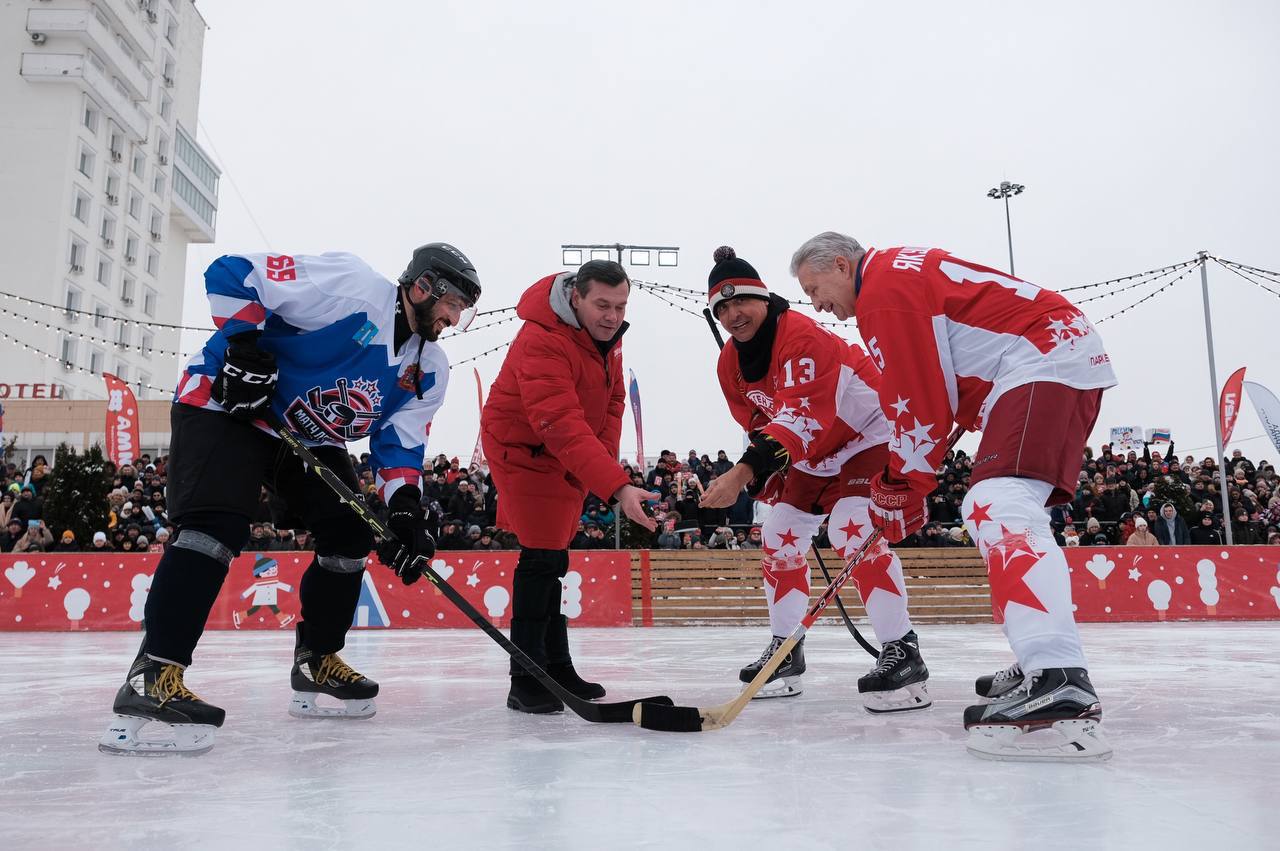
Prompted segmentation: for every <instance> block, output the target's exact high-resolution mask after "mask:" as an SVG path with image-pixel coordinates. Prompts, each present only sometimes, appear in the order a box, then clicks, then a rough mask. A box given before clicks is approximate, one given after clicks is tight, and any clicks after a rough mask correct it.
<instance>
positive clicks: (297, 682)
mask: <svg viewBox="0 0 1280 851" xmlns="http://www.w3.org/2000/svg"><path fill="white" fill-rule="evenodd" d="M302 627H303V624H302V623H299V624H298V626H297V641H296V643H295V644H294V650H293V670H291V671H290V672H289V682H290V684H291V685H292V686H293V702H292V703H290V704H289V714H290V715H292V716H294V717H295V718H372V717H373V715H374V713H375V712H377V711H378V707H377V706H376V705H375V704H374V701H373V699H374V698H375V697H376V696H377V695H378V684H377V683H375V682H374V681H373V680H371V679H369V678H368V677H366V676H365V675H364V674H361V673H360V672H359V671H357V670H355V669H354V668H352V667H351V666H350V665H348V664H347V663H346V662H344V661H342V657H340V656H339V655H338V654H337V653H325V654H317V653H313V652H311V650H310V649H309V648H308V647H307V646H306V645H305V644H303V643H302ZM322 694H323V695H328V696H329V697H332V698H336V699H337V700H340V701H342V704H343V705H342V706H320V705H319V704H318V702H317V700H316V698H317V697H319V696H320V695H322Z"/></svg>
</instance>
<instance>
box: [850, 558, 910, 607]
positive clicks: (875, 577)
mask: <svg viewBox="0 0 1280 851" xmlns="http://www.w3.org/2000/svg"><path fill="white" fill-rule="evenodd" d="M892 564H893V553H892V552H891V551H890V550H889V548H888V547H884V548H883V549H882V550H880V551H879V552H874V551H873V553H869V554H867V555H866V556H865V557H863V559H862V561H860V562H858V566H857V567H855V568H854V569H853V576H852V578H853V581H854V584H856V585H857V586H858V596H860V597H861V598H862V602H863V605H865V604H866V603H867V600H868V598H870V597H871V592H872V591H875V590H876V589H877V588H881V589H883V590H885V591H888V592H889V593H890V594H895V595H897V596H899V597H901V596H902V592H901V591H899V590H898V586H897V585H894V584H893V577H891V576H890V575H889V568H890V566H891V565H892Z"/></svg>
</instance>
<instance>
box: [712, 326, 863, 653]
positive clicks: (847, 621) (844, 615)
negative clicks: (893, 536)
mask: <svg viewBox="0 0 1280 851" xmlns="http://www.w3.org/2000/svg"><path fill="white" fill-rule="evenodd" d="M702 318H703V319H705V320H707V327H708V328H710V329H711V336H712V337H715V338H716V345H717V346H719V347H720V348H721V349H723V348H724V338H723V337H721V336H720V329H719V328H717V327H716V320H715V317H713V316H712V314H711V308H709V307H704V308H702ZM813 554H814V555H815V556H817V557H818V567H820V568H822V575H823V577H824V578H826V580H827V584H831V574H830V573H828V572H827V565H826V562H824V561H823V560H822V553H820V552H818V548H817V547H814V548H813ZM836 608H837V609H839V610H840V617H841V619H843V620H844V625H845V626H847V627H848V628H849V632H850V633H851V634H852V635H853V637H854V639H855V640H856V641H857V642H858V643H859V644H861V645H862V649H863V650H866V651H867V652H868V653H870V654H871V655H872V656H874V657H876V658H877V659H879V658H880V651H879V650H876V649H875V648H874V647H872V646H871V643H870V642H869V641H867V640H866V639H865V638H863V637H862V633H860V632H858V628H857V627H856V626H854V625H853V619H852V618H850V617H849V613H848V612H847V611H845V608H844V602H843V601H841V599H840V598H839V597H836Z"/></svg>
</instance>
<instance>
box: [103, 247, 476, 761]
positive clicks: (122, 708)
mask: <svg viewBox="0 0 1280 851" xmlns="http://www.w3.org/2000/svg"><path fill="white" fill-rule="evenodd" d="M205 289H206V291H207V292H208V296H209V304H210V307H211V309H212V316H213V321H214V324H215V325H216V326H217V327H218V330H217V331H215V332H214V333H213V335H212V336H211V337H210V338H209V340H208V341H207V342H206V343H205V345H204V348H203V349H202V350H201V351H200V352H199V353H198V354H196V355H195V356H194V357H193V358H192V359H191V360H190V361H189V362H188V364H187V367H186V370H185V371H184V372H183V374H182V376H181V378H180V379H179V383H178V388H177V392H176V393H175V395H174V400H173V401H174V404H173V407H172V411H171V419H172V428H173V438H172V455H171V457H170V463H169V466H168V468H167V472H168V474H169V483H168V497H169V505H170V508H171V515H172V517H173V520H174V522H175V523H176V524H177V527H178V531H177V534H176V535H175V536H174V538H173V540H172V541H171V542H170V544H169V546H168V548H167V549H166V550H165V552H164V555H163V556H162V557H161V559H160V563H159V564H158V565H157V567H156V573H155V576H154V577H153V578H152V581H151V591H150V594H149V595H148V597H147V602H146V609H145V611H144V624H145V626H146V633H145V635H144V636H143V640H142V646H141V648H140V649H139V651H138V655H137V658H136V659H134V662H133V664H132V665H131V666H130V668H129V673H128V675H127V677H126V680H125V683H124V685H122V686H121V687H120V690H119V691H118V692H117V693H116V699H115V704H114V706H113V709H114V711H115V713H116V718H115V720H114V721H113V722H112V724H111V726H110V728H109V729H108V731H107V733H106V734H105V735H104V736H103V737H102V740H101V741H100V743H99V747H100V748H101V749H102V750H103V751H106V752H110V753H137V752H153V753H173V752H183V751H185V752H195V753H199V752H203V751H205V750H208V749H209V748H211V747H212V746H213V738H214V730H215V728H217V727H221V726H222V722H223V720H224V715H225V713H224V712H223V710H222V709H220V708H218V707H216V706H212V705H210V704H208V703H206V702H205V701H203V700H201V699H200V698H199V697H198V696H197V695H196V694H194V693H193V692H192V691H191V690H190V689H189V688H187V687H186V685H184V683H183V671H184V670H185V668H186V667H187V666H188V665H190V664H191V659H192V654H193V652H194V650H195V647H196V643H197V642H198V641H199V640H200V636H201V634H202V633H203V631H204V625H205V621H206V620H207V619H208V617H209V613H210V610H211V609H212V607H213V604H214V600H215V599H216V598H217V596H218V591H219V589H221V587H222V583H223V580H224V579H225V578H226V575H227V568H228V567H229V566H230V564H231V561H232V559H234V558H235V557H236V556H237V555H239V554H240V552H241V551H242V550H243V549H244V547H245V544H246V542H247V539H248V537H249V529H250V527H249V523H250V520H252V519H253V515H254V513H255V512H256V511H257V508H258V502H259V493H260V491H261V489H262V487H264V486H265V487H267V488H269V489H270V490H272V491H273V492H274V493H275V495H276V496H277V497H279V498H280V499H281V500H283V502H284V503H285V507H286V509H287V510H288V511H289V513H290V514H296V515H297V516H298V517H300V518H301V520H302V521H303V523H304V525H305V526H306V528H308V529H311V530H313V531H314V533H315V557H314V559H313V560H312V562H311V564H310V566H309V567H308V568H307V570H306V572H305V573H304V574H303V576H302V581H301V583H300V585H299V589H298V596H299V598H300V600H301V604H302V619H301V620H300V621H299V622H298V624H297V628H296V629H297V637H296V643H295V650H294V660H293V668H292V670H291V672H290V684H291V685H292V687H293V690H294V699H293V704H292V706H291V707H290V710H289V712H290V714H292V715H296V716H300V717H319V716H326V715H327V716H338V715H345V716H346V717H360V718H367V717H370V716H371V715H373V712H374V702H373V698H374V696H375V695H377V693H378V684H377V683H375V682H374V681H373V680H370V679H369V678H367V677H365V676H363V675H362V674H360V673H359V672H358V671H356V670H354V669H353V668H352V667H351V666H350V665H348V664H347V663H346V662H344V661H343V660H342V658H341V657H340V656H338V651H339V650H341V649H342V647H343V645H344V643H345V639H346V633H347V630H348V629H349V628H350V626H351V622H352V620H353V618H354V615H355V610H356V602H357V600H358V599H359V595H360V589H361V585H362V581H363V580H362V575H363V573H364V566H365V559H366V558H367V557H368V554H369V550H370V548H371V547H372V546H373V534H372V533H371V532H370V530H369V527H368V526H366V525H365V523H364V522H363V521H362V520H361V519H360V518H359V517H358V516H356V514H355V513H354V512H353V511H352V510H351V509H350V508H349V507H348V506H347V505H345V504H344V503H343V502H341V501H340V500H339V499H338V497H337V496H336V495H335V494H334V493H333V492H332V491H331V490H329V488H328V487H327V486H326V485H325V484H324V483H323V482H322V481H321V480H320V479H319V478H317V477H316V476H314V475H311V474H310V473H308V472H306V470H305V469H304V467H303V465H302V462H301V461H300V460H299V459H298V458H296V457H294V455H293V454H292V453H291V452H290V451H289V449H288V448H287V447H286V446H285V445H284V443H283V442H282V441H281V440H280V439H279V438H278V437H277V436H276V435H275V433H274V432H273V431H272V429H271V428H270V427H269V426H268V425H267V423H266V422H265V421H264V419H263V418H264V417H266V416H268V415H270V416H272V417H274V418H278V419H279V420H281V421H283V422H284V423H285V427H286V428H289V429H290V430H292V431H294V432H297V433H298V435H299V437H300V438H301V439H302V440H303V441H305V442H306V443H307V444H309V445H310V446H312V447H314V449H313V451H314V453H315V455H316V457H317V458H318V459H319V460H320V461H321V462H323V463H324V464H326V465H328V466H329V467H331V468H332V469H333V471H334V472H335V473H336V474H337V475H338V476H339V477H340V478H341V479H342V480H343V481H344V482H345V483H346V485H347V486H348V487H349V488H351V489H352V490H358V489H359V483H358V480H357V478H356V473H355V469H354V466H353V465H352V463H351V456H350V455H349V454H348V453H347V449H346V443H347V442H348V441H355V440H360V439H362V438H368V439H369V441H370V444H369V445H370V452H371V456H370V466H371V467H372V469H373V470H374V472H375V474H376V483H377V488H378V493H379V496H380V497H381V498H382V499H383V500H384V501H385V502H386V504H387V506H388V508H389V512H390V514H389V519H388V526H389V527H390V528H391V530H392V531H393V532H395V535H396V537H397V538H398V540H399V545H391V544H389V543H388V542H384V543H383V544H381V545H380V546H379V548H378V555H379V558H381V559H382V560H383V562H384V563H385V564H387V565H389V566H392V567H393V568H394V569H395V570H396V573H397V574H399V575H400V577H401V578H402V579H403V580H404V581H405V582H406V583H409V582H412V581H413V580H415V579H417V578H418V577H419V576H420V575H421V561H420V559H419V558H418V557H419V556H426V557H430V555H431V554H432V553H433V552H434V550H435V545H434V542H433V541H432V540H431V536H430V534H429V533H428V532H427V529H426V521H425V517H424V512H423V510H422V507H421V505H420V504H419V503H420V500H421V491H420V489H419V485H418V479H419V476H420V475H421V470H422V460H423V452H424V450H425V448H426V439H427V432H428V430H429V427H430V425H431V420H432V417H433V416H434V415H435V412H436V410H437V409H438V408H439V407H440V405H441V403H442V402H443V401H444V395H445V388H446V387H447V385H448V378H449V361H448V358H447V357H446V355H445V353H444V350H443V349H442V348H441V347H440V346H438V345H437V344H436V341H437V340H438V339H439V336H440V334H441V332H442V331H444V329H445V328H447V327H449V326H451V325H460V324H463V323H464V319H466V318H468V315H469V314H473V313H474V307H475V303H476V300H477V299H479V297H480V279H479V276H478V275H477V274H476V270H475V267H474V266H473V265H472V264H471V261H470V260H468V259H467V257H466V256H465V255H463V254H462V252H460V251H458V249H456V248H454V247H453V246H451V245H447V244H445V243H440V242H437V243H430V244H428V245H423V246H421V247H419V248H418V249H416V250H415V251H414V252H413V256H412V258H411V259H410V261H409V265H408V268H406V269H405V271H404V273H403V274H402V275H401V276H400V278H399V284H398V285H397V284H396V283H393V282H392V281H389V280H387V279H386V278H384V277H383V276H382V275H380V274H378V273H377V272H375V271H374V270H373V269H372V268H370V267H369V266H368V265H367V264H366V263H365V262H364V261H363V260H361V259H360V258H358V257H356V256H354V255H352V254H345V253H330V254H323V255H319V256H304V255H288V254H246V255H227V256H224V257H220V258H219V259H217V260H215V261H214V262H213V264H212V265H211V266H210V267H209V269H208V270H207V271H206V272H205ZM121 472H122V473H124V472H125V468H121ZM266 540H269V539H266ZM264 548H266V546H265V545H264ZM321 694H324V695H327V696H328V697H330V698H336V699H338V700H340V701H342V702H343V706H341V707H339V708H334V707H324V706H318V705H317V702H316V698H317V697H318V696H319V695H321ZM150 721H160V722H162V723H164V724H167V725H170V727H171V731H172V733H173V738H172V739H170V740H169V741H163V742H162V741H159V740H157V739H144V738H140V737H139V736H138V731H139V729H140V728H141V727H142V726H143V725H144V724H146V723H148V722H150Z"/></svg>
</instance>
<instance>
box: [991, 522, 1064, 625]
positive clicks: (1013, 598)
mask: <svg viewBox="0 0 1280 851" xmlns="http://www.w3.org/2000/svg"><path fill="white" fill-rule="evenodd" d="M1000 532H1001V538H1000V540H998V541H996V542H995V543H993V544H991V545H990V546H989V547H988V548H987V552H986V559H987V576H988V578H989V579H990V581H991V607H992V609H994V610H995V615H996V620H997V622H999V623H1003V622H1004V611H1005V609H1006V608H1007V607H1008V605H1009V604H1010V603H1021V604H1022V605H1024V606H1026V607H1027V608H1029V609H1036V610H1037V611H1041V612H1046V613H1047V612H1048V611H1049V610H1048V609H1046V608H1045V607H1044V604H1043V603H1041V602H1040V598H1039V597H1037V596H1036V595H1035V592H1034V591H1032V590H1031V586H1029V585H1027V580H1026V576H1027V572H1028V571H1030V570H1031V568H1033V567H1035V566H1036V565H1037V564H1039V563H1040V559H1041V557H1043V556H1044V553H1039V552H1036V550H1035V548H1034V547H1033V546H1032V545H1031V541H1030V540H1028V538H1027V533H1026V532H1017V533H1015V532H1011V531H1009V529H1007V528H1006V527H1005V526H1004V524H1001V525H1000Z"/></svg>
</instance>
